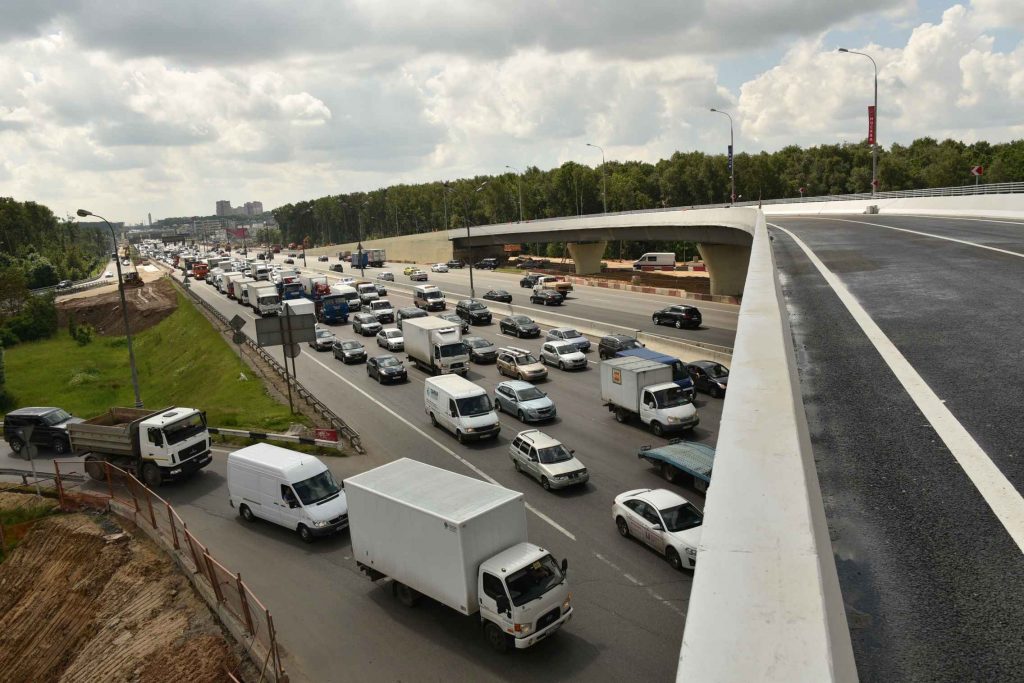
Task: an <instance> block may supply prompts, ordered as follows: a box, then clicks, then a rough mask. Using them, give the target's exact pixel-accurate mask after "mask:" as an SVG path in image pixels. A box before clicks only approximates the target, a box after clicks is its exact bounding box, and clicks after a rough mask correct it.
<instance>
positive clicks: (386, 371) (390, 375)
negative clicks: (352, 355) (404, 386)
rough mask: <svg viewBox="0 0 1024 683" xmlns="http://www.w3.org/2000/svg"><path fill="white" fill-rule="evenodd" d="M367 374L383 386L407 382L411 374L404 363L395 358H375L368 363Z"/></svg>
mask: <svg viewBox="0 0 1024 683" xmlns="http://www.w3.org/2000/svg"><path fill="white" fill-rule="evenodd" d="M366 374H367V376H369V377H372V378H373V379H375V380H377V381H378V382H380V383H381V384H384V383H385V382H405V381H406V380H408V379H409V373H408V372H407V371H406V369H405V365H403V364H402V361H400V360H398V359H397V358H395V357H394V356H374V357H373V358H371V359H369V360H368V361H366Z"/></svg>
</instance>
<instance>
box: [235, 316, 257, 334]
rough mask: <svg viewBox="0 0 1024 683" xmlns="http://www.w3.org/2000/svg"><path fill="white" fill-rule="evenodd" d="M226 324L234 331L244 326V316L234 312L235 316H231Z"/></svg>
mask: <svg viewBox="0 0 1024 683" xmlns="http://www.w3.org/2000/svg"><path fill="white" fill-rule="evenodd" d="M257 322H258V321H257ZM228 325H229V326H230V327H231V329H233V330H235V331H237V330H240V329H242V328H243V327H245V318H243V317H242V316H240V315H237V314H236V315H235V317H234V318H232V319H231V321H230V322H229V323H228Z"/></svg>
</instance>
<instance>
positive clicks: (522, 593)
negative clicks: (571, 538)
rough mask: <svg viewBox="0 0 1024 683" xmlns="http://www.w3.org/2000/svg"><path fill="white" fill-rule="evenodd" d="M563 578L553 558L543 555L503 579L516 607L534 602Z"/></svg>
mask: <svg viewBox="0 0 1024 683" xmlns="http://www.w3.org/2000/svg"><path fill="white" fill-rule="evenodd" d="M564 579H565V577H564V576H563V575H562V570H561V568H560V567H559V566H558V564H557V563H556V562H555V558H553V557H551V556H550V555H545V556H544V557H542V558H540V559H539V560H537V561H536V562H531V563H530V565H529V566H528V567H524V568H523V569H520V570H519V571H517V572H513V573H512V574H511V576H509V577H508V578H507V579H505V584H506V585H507V586H508V594H509V597H511V598H512V604H513V605H515V606H516V607H519V606H521V605H525V604H526V603H528V602H530V601H531V600H536V599H537V598H539V597H541V596H542V595H544V594H545V593H547V592H548V591H549V590H551V589H552V588H554V587H555V586H557V585H559V584H560V583H562V581H563V580H564Z"/></svg>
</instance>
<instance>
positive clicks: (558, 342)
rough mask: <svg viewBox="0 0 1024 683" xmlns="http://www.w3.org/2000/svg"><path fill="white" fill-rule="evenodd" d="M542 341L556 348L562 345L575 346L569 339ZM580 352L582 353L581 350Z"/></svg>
mask: <svg viewBox="0 0 1024 683" xmlns="http://www.w3.org/2000/svg"><path fill="white" fill-rule="evenodd" d="M544 343H545V344H550V345H551V346H554V347H556V348H558V347H562V346H571V347H572V348H574V349H575V348H576V344H575V343H573V342H571V341H569V340H568V339H548V340H547V341H545V342H544ZM580 353H582V351H581V352H580Z"/></svg>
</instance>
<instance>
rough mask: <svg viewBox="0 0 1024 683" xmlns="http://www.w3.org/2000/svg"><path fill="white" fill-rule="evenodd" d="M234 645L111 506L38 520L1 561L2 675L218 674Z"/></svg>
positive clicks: (231, 666) (175, 677) (209, 677)
mask: <svg viewBox="0 0 1024 683" xmlns="http://www.w3.org/2000/svg"><path fill="white" fill-rule="evenodd" d="M236 647H237V646H236V645H234V643H233V641H230V640H228V639H227V638H226V637H225V636H224V634H223V632H222V631H221V628H220V625H219V624H218V623H217V622H216V620H215V619H214V617H213V616H212V615H211V613H210V611H209V609H208V608H207V607H206V604H205V603H203V602H202V601H201V600H200V599H199V598H198V597H197V596H196V595H195V594H194V593H193V590H192V586H191V584H189V582H188V580H187V579H186V578H185V577H184V576H182V575H181V574H180V573H178V570H177V567H176V565H174V564H173V563H172V561H171V560H170V559H169V558H168V557H166V556H165V555H164V554H163V553H162V552H160V550H159V549H158V548H156V547H155V546H153V545H152V543H150V541H149V540H148V539H145V538H143V537H133V536H131V535H130V534H127V533H124V530H123V529H122V528H121V527H120V526H119V525H118V524H117V523H116V522H115V521H114V518H113V517H111V516H109V515H104V516H98V517H97V516H91V515H85V514H74V515H62V516H57V517H52V518H48V519H46V520H45V521H41V522H39V523H37V524H36V525H35V527H33V529H32V532H31V533H30V534H29V535H28V536H26V537H25V539H24V540H23V541H22V543H21V545H19V546H18V548H17V549H16V550H15V552H14V553H13V554H12V555H11V557H10V558H9V559H8V560H7V561H6V562H4V563H3V564H0V681H54V680H58V679H59V680H63V681H128V680H134V681H168V682H170V681H221V680H224V678H225V675H224V672H225V670H229V671H236V670H237V665H238V661H239V658H238V657H237V656H236V652H235V648H236Z"/></svg>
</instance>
